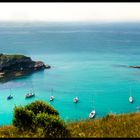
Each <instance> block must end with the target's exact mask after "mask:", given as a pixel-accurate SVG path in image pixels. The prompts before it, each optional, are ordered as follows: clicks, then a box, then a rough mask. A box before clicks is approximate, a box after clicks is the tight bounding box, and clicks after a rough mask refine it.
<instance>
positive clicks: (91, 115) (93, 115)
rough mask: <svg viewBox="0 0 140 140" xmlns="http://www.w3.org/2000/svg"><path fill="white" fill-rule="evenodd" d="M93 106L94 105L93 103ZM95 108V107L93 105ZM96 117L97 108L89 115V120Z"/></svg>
mask: <svg viewBox="0 0 140 140" xmlns="http://www.w3.org/2000/svg"><path fill="white" fill-rule="evenodd" d="M92 102H93V99H92ZM92 104H93V103H92ZM92 106H93V105H92ZM95 115H96V111H95V108H94V107H93V109H92V111H91V112H90V113H89V118H90V119H92V118H94V117H95Z"/></svg>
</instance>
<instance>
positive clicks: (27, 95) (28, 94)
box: [25, 93, 35, 98]
mask: <svg viewBox="0 0 140 140" xmlns="http://www.w3.org/2000/svg"><path fill="white" fill-rule="evenodd" d="M34 96H35V94H34V93H27V94H25V98H31V97H34Z"/></svg>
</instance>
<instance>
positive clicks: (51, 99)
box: [50, 89, 54, 101]
mask: <svg viewBox="0 0 140 140" xmlns="http://www.w3.org/2000/svg"><path fill="white" fill-rule="evenodd" d="M51 94H52V95H51V97H50V101H53V100H54V96H53V89H51Z"/></svg>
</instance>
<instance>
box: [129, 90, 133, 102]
mask: <svg viewBox="0 0 140 140" xmlns="http://www.w3.org/2000/svg"><path fill="white" fill-rule="evenodd" d="M129 102H130V103H132V102H133V97H132V96H131V89H130V97H129Z"/></svg>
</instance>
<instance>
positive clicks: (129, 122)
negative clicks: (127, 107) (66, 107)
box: [67, 113, 140, 138]
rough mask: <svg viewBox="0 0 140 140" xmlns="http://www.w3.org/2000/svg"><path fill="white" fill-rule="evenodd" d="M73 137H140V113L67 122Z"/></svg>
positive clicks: (109, 115)
mask: <svg viewBox="0 0 140 140" xmlns="http://www.w3.org/2000/svg"><path fill="white" fill-rule="evenodd" d="M67 127H68V128H69V129H70V131H71V135H72V137H125V138H126V137H127V138H129V137H140V113H134V114H132V113H131V114H121V115H113V114H108V115H107V116H105V117H103V118H101V119H95V120H83V121H79V122H72V123H69V124H67Z"/></svg>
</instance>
